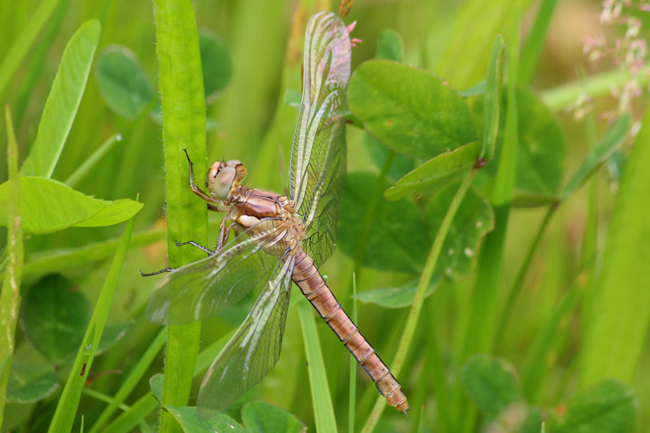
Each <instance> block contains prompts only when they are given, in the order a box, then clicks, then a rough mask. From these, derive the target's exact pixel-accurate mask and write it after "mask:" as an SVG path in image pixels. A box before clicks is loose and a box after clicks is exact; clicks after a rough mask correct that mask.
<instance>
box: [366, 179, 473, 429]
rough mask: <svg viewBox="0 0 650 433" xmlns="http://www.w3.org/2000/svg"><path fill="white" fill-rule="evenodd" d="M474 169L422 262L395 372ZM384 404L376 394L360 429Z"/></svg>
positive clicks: (370, 424) (374, 421)
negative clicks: (425, 261) (422, 269)
mask: <svg viewBox="0 0 650 433" xmlns="http://www.w3.org/2000/svg"><path fill="white" fill-rule="evenodd" d="M477 173H478V170H477V169H472V170H471V171H470V172H469V173H468V174H467V176H465V179H463V182H462V183H461V184H460V187H459V188H458V191H457V192H456V195H455V196H454V199H453V200H452V202H451V204H450V205H449V209H447V213H446V214H445V217H444V219H443V220H442V223H441V225H440V230H438V234H437V235H436V238H435V240H434V241H433V246H432V247H431V251H430V252H429V257H428V258H427V263H426V264H425V266H424V271H423V272H422V276H421V277H420V281H419V283H418V288H417V290H416V292H415V298H414V299H413V305H412V306H411V311H410V313H409V316H408V320H407V322H406V326H405V327H404V333H403V334H402V339H401V341H400V344H399V347H398V348H397V352H396V355H395V360H394V361H393V362H392V364H391V367H392V368H391V371H392V372H393V375H394V376H398V375H399V373H400V371H401V370H402V367H403V366H404V361H405V360H406V355H407V354H408V352H409V349H410V347H411V343H412V342H413V336H414V335H415V330H416V329H417V324H418V319H419V318H420V312H421V310H422V304H423V303H424V299H425V295H426V289H427V287H429V283H430V282H431V277H433V271H434V270H435V269H436V264H437V263H438V257H439V256H440V251H441V250H442V245H443V244H444V242H445V238H446V237H447V232H448V231H449V228H450V227H451V223H452V222H453V220H454V216H455V215H456V211H457V210H458V207H459V206H460V204H461V202H462V201H463V198H464V197H465V194H466V193H467V190H468V189H469V187H470V185H471V184H472V181H473V180H474V177H476V174H477ZM385 407H386V399H385V398H384V397H382V396H379V397H378V398H377V401H376V402H375V406H374V407H373V409H372V412H371V414H370V417H369V418H368V421H366V425H365V426H364V427H363V430H362V432H364V433H369V432H371V431H373V430H374V429H375V427H376V426H377V422H378V421H379V418H380V417H381V414H382V413H383V411H384V408H385Z"/></svg>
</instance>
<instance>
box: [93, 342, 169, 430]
mask: <svg viewBox="0 0 650 433" xmlns="http://www.w3.org/2000/svg"><path fill="white" fill-rule="evenodd" d="M164 345H165V331H164V330H163V331H160V332H159V333H158V336H157V337H156V338H155V339H154V341H153V342H152V343H151V344H150V345H149V347H148V348H147V350H146V352H145V353H144V354H143V355H142V356H141V357H140V359H139V360H138V362H137V364H136V365H135V366H134V367H133V369H132V370H131V372H130V373H129V375H128V377H127V378H126V379H125V380H124V383H122V386H120V389H119V390H118V391H117V393H116V394H115V396H114V397H113V398H112V399H111V400H110V401H109V402H108V403H109V405H108V406H107V407H106V408H105V409H104V411H103V412H102V414H101V415H100V416H99V418H98V419H97V421H95V423H94V424H93V426H92V428H91V429H90V431H89V433H98V432H99V431H100V430H101V429H102V428H103V427H104V425H106V423H107V422H108V420H109V419H110V417H111V416H112V415H113V414H114V413H115V411H116V410H117V409H118V408H122V406H124V404H123V403H124V400H126V398H127V397H128V396H129V395H130V394H131V391H133V389H134V388H135V386H136V385H137V384H138V383H139V382H140V379H142V377H143V376H144V374H145V373H146V371H147V369H148V368H149V366H150V365H151V362H152V361H153V360H154V358H155V357H156V355H157V354H158V352H160V349H162V347H163V346H164ZM123 410H128V407H127V409H123Z"/></svg>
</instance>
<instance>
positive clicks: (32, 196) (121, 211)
mask: <svg viewBox="0 0 650 433" xmlns="http://www.w3.org/2000/svg"><path fill="white" fill-rule="evenodd" d="M20 188H21V191H22V197H21V206H22V213H23V215H22V224H23V228H24V230H25V231H26V232H29V233H31V234H43V233H52V232H55V231H59V230H63V229H65V228H68V227H71V226H79V227H100V226H108V225H113V224H117V223H119V222H122V221H125V220H127V219H129V218H130V217H132V216H133V215H135V214H136V213H137V212H138V211H139V210H140V209H141V208H142V206H143V205H142V203H138V202H135V201H133V200H128V199H123V200H117V201H115V202H110V201H102V200H97V199H95V198H92V197H89V196H87V195H84V194H81V193H80V192H77V191H75V190H73V189H71V188H70V187H68V186H67V185H65V184H63V183H60V182H58V181H55V180H53V179H46V178H42V177H31V176H27V177H21V178H20ZM7 198H8V183H7V182H5V183H3V184H2V185H0V225H6V221H7V212H8V202H7Z"/></svg>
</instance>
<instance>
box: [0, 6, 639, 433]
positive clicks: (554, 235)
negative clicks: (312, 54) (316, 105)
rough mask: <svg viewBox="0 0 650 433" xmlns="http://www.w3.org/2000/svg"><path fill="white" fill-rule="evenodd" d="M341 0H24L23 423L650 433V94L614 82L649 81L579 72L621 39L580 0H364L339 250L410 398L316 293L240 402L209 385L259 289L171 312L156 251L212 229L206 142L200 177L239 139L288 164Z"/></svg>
mask: <svg viewBox="0 0 650 433" xmlns="http://www.w3.org/2000/svg"><path fill="white" fill-rule="evenodd" d="M330 3H331V4H328V2H314V1H311V0H300V1H297V2H296V1H289V0H286V1H282V2H259V1H257V0H240V1H232V0H213V1H208V0H196V1H193V2H191V1H190V0H164V1H163V0H154V1H153V2H127V1H122V0H115V1H109V0H103V1H98V2H91V1H86V0H81V1H76V2H71V1H68V0H61V1H59V0H38V1H37V0H34V1H19V2H16V1H13V2H10V1H8V0H0V12H1V13H0V100H1V101H2V103H3V105H5V110H4V112H5V116H4V117H3V118H4V121H3V122H0V137H6V139H4V138H2V139H0V154H1V155H7V158H4V157H3V158H0V243H1V246H2V247H3V248H2V250H0V275H1V276H2V281H3V282H2V292H1V293H0V424H1V425H2V432H5V431H11V432H15V431H19V432H23V433H37V432H45V431H49V432H71V431H89V432H91V433H101V432H106V433H123V432H129V431H139V432H142V433H149V432H154V431H161V432H165V433H168V432H181V431H182V432H188V433H195V432H209V431H233V432H251V433H257V432H266V433H276V432H301V431H304V429H305V428H308V429H309V431H317V432H320V433H330V432H336V431H341V432H345V431H355V432H356V431H362V432H366V433H369V432H371V431H374V432H395V431H397V432H429V431H435V432H442V433H457V432H459V433H473V432H479V431H503V432H522V433H529V432H530V433H533V432H535V433H537V432H549V433H570V432H581V433H591V432H593V433H601V432H615V433H626V432H630V433H631V432H639V433H650V416H649V415H648V414H649V412H648V406H650V386H649V385H650V363H649V362H648V361H649V360H650V353H649V351H648V347H647V346H648V345H647V344H646V341H647V330H648V327H649V325H650V266H648V263H650V242H648V239H649V238H650V212H649V211H648V207H647V203H646V201H647V199H646V195H647V189H648V185H650V170H648V168H647V167H649V166H650V112H646V111H645V105H647V97H645V96H643V95H641V97H639V98H636V97H637V96H638V95H637V93H635V92H632V91H630V90H623V91H621V92H619V100H618V101H615V100H613V99H612V98H611V97H610V96H609V90H610V88H614V87H618V88H619V89H625V86H626V85H628V84H629V83H631V82H632V81H630V80H633V84H634V85H638V86H643V85H645V84H647V81H648V78H647V76H646V75H644V74H643V73H641V72H639V71H645V70H646V66H645V64H643V63H642V64H641V66H640V67H639V66H638V65H637V66H634V65H632V66H631V65H629V64H623V67H622V68H610V69H607V68H606V65H600V66H599V68H600V69H599V70H597V71H595V72H593V73H592V72H590V74H589V75H590V76H587V77H584V75H585V74H584V73H583V72H582V69H583V66H584V65H586V63H587V60H586V58H585V60H584V61H583V60H582V59H581V58H580V57H579V56H577V55H575V50H576V47H578V50H580V52H581V49H582V42H581V41H582V39H583V38H586V37H595V36H596V35H592V34H576V33H575V32H576V30H575V29H577V28H582V27H580V26H577V25H576V26H572V28H571V29H568V28H567V26H569V25H570V24H567V22H568V21H575V20H585V22H586V21H587V20H589V19H591V18H586V17H591V16H595V15H597V13H598V8H599V7H600V5H599V4H597V3H596V2H591V1H589V0H578V1H576V2H572V4H573V3H575V5H577V6H573V7H577V8H581V9H580V13H576V12H575V11H571V10H568V9H566V6H565V5H564V4H563V2H557V1H556V0H542V1H541V2H532V1H530V0H519V1H517V2H514V3H515V4H513V2H508V1H505V0H468V1H464V2H460V1H459V2H444V1H438V2H435V1H434V2H431V1H425V0H414V1H410V2H402V1H382V2H371V1H362V0H357V1H356V2H355V4H354V6H353V7H352V9H351V11H350V15H349V16H347V17H345V18H344V20H345V22H346V23H347V24H350V23H352V22H354V21H355V20H356V21H357V25H356V28H355V29H354V30H353V32H352V34H351V37H354V38H358V39H361V40H362V41H363V42H357V43H356V47H355V48H354V49H353V55H352V77H351V79H350V84H349V89H348V113H347V120H348V121H349V122H348V125H347V131H346V134H347V135H346V137H347V149H348V175H347V182H346V188H345V191H344V194H343V197H342V200H341V209H340V212H339V227H338V237H337V249H336V252H335V254H334V256H333V257H332V258H331V259H330V260H329V261H327V262H326V263H325V264H324V265H323V266H322V267H321V269H320V270H321V272H322V273H323V275H327V282H328V284H329V285H330V287H331V288H332V289H333V291H334V293H335V294H336V296H337V298H338V299H339V301H340V302H341V304H342V305H343V307H344V308H345V309H346V310H347V311H348V312H349V313H350V315H351V316H353V317H358V324H359V329H360V330H361V332H362V333H363V335H364V336H365V337H366V338H367V339H368V340H369V341H370V342H371V344H372V345H373V347H375V348H376V349H377V352H378V353H379V355H380V356H381V357H382V359H383V360H384V361H385V362H386V364H387V365H388V366H389V367H390V368H391V369H392V371H393V373H394V375H395V376H396V377H397V378H398V380H399V381H400V382H401V384H402V388H403V391H404V392H405V394H406V395H407V397H408V399H409V404H410V406H411V413H410V416H409V417H408V418H407V417H404V416H403V415H402V414H401V413H399V412H397V411H395V410H394V409H393V408H391V407H388V406H387V404H386V400H385V398H383V397H381V396H380V395H379V394H378V393H377V389H376V387H375V385H374V384H373V383H372V381H370V380H369V378H368V377H367V375H366V374H365V373H364V372H363V370H361V369H359V367H358V366H357V364H356V362H354V361H351V360H350V355H349V353H348V351H347V350H346V349H345V348H344V347H343V346H342V344H341V343H340V342H339V341H338V339H337V338H336V337H335V336H334V335H332V332H331V331H330V330H329V329H328V326H327V325H326V324H325V323H323V321H322V320H320V319H319V318H318V317H317V316H315V314H314V311H313V308H312V307H311V306H310V305H308V303H307V302H306V301H305V300H304V299H303V298H302V296H301V295H300V293H299V291H298V290H293V292H294V295H293V297H292V299H291V304H290V308H289V315H288V317H287V321H286V326H285V332H284V340H283V349H282V356H281V358H280V361H279V362H278V364H277V366H276V367H275V369H274V370H272V371H271V372H270V373H269V374H268V375H267V376H266V378H265V379H264V380H262V382H261V383H260V384H259V385H257V386H255V387H253V388H252V389H251V390H250V391H248V392H246V393H245V394H244V395H243V396H242V397H241V398H240V399H239V400H238V401H237V402H236V403H234V404H233V405H232V406H231V407H230V408H228V409H227V410H226V411H225V412H223V413H220V414H210V413H208V415H209V416H206V413H203V411H202V410H201V408H199V409H197V408H196V407H195V406H196V396H197V394H198V390H199V386H200V384H201V381H202V379H203V376H204V375H205V372H206V370H207V369H208V368H209V367H210V365H211V363H212V361H213V360H214V359H215V357H216V356H217V355H218V354H219V353H220V351H221V350H222V349H223V348H224V347H225V345H226V344H227V342H228V341H229V339H230V337H231V336H232V335H233V334H234V331H235V330H236V329H237V327H238V326H239V324H240V323H241V322H242V321H243V320H244V318H245V317H246V315H247V314H248V312H249V311H250V309H251V307H252V305H253V303H254V302H255V299H256V296H257V295H258V293H259V291H258V290H253V291H252V293H251V294H250V295H247V296H246V297H244V299H243V300H241V301H240V302H239V303H237V304H236V305H235V306H233V307H231V308H230V309H229V310H227V311H226V312H224V313H222V314H221V315H220V316H218V317H216V318H214V319H210V320H209V321H206V322H203V323H198V322H197V323H192V324H189V325H178V326H169V327H167V328H164V329H163V328H160V327H159V326H156V325H154V324H152V323H151V322H150V321H149V320H148V319H147V317H146V315H145V313H144V310H145V305H146V303H147V300H148V298H149V295H150V293H151V289H152V288H153V286H154V285H155V283H156V282H157V281H158V280H159V278H160V277H149V278H143V277H142V276H141V275H140V270H142V271H143V272H145V273H146V272H155V271H157V270H159V269H163V268H165V267H167V266H169V267H172V268H177V267H180V266H182V265H184V264H187V263H191V262H194V261H196V260H198V259H201V258H203V257H205V254H204V253H203V252H201V251H200V250H199V249H197V248H194V247H192V246H176V243H177V242H186V241H189V240H193V241H195V242H198V243H199V244H201V245H207V246H210V247H212V246H214V245H216V242H217V233H218V229H219V224H220V222H221V218H222V215H220V214H217V213H213V212H211V213H210V215H208V213H207V212H206V208H205V203H204V202H203V201H201V200H200V199H199V198H197V197H196V196H195V195H194V194H193V193H192V192H191V190H190V188H189V183H190V179H189V177H188V164H187V159H186V156H185V153H184V149H187V152H188V154H189V155H190V157H191V159H192V161H193V163H194V182H195V183H196V184H197V185H200V186H202V185H203V182H204V179H205V175H206V171H207V164H208V163H212V162H213V159H214V158H219V159H221V158H224V159H225V160H230V159H239V160H241V161H243V162H244V163H245V164H246V167H247V170H248V178H247V180H246V182H249V183H250V185H251V186H254V187H255V188H260V189H265V190H271V191H277V192H285V191H286V190H287V189H288V185H289V177H288V168H289V158H290V155H291V145H292V141H293V130H294V127H295V122H296V118H297V114H298V110H297V109H296V107H297V106H298V104H299V95H300V92H301V90H302V89H301V86H302V79H301V62H302V52H303V42H304V31H305V30H304V29H305V25H306V23H307V20H308V19H309V17H310V16H311V15H313V14H314V13H316V12H317V11H318V10H320V9H322V8H323V7H325V6H327V8H328V9H331V10H337V8H338V2H330ZM606 12H607V11H606ZM610 12H611V11H610ZM611 13H614V12H611ZM562 14H574V15H575V16H576V17H578V18H575V19H574V18H571V19H570V20H568V21H567V19H566V18H565V17H563V16H562ZM644 14H647V13H646V12H644V11H643V10H636V11H634V13H633V14H632V15H630V16H629V17H628V18H630V17H632V16H633V17H635V18H634V19H627V21H625V22H626V23H627V24H626V25H628V31H627V32H626V31H625V29H622V30H621V29H618V30H621V31H620V32H619V33H621V35H619V36H620V37H622V38H625V39H624V43H623V45H625V43H628V42H630V39H629V38H630V37H633V38H636V37H637V36H629V34H635V35H636V33H634V32H632V33H630V32H629V29H630V28H632V26H636V25H637V21H638V23H640V24H638V26H639V27H640V28H641V27H642V25H643V24H645V22H648V21H649V19H648V18H647V17H646V16H645V15H644ZM637 15H638V16H639V18H636V16H637ZM603 16H605V15H603ZM603 16H601V20H603V22H609V23H612V22H617V21H616V19H618V18H614V19H612V18H611V17H610V18H607V17H605V18H607V19H605V18H602V17H603ZM607 20H609V21H607ZM612 20H613V21H612ZM635 20H637V21H635ZM590 23H591V22H590ZM591 24H593V26H595V25H596V24H595V21H594V23H591ZM573 27H575V28H573ZM594 28H595V27H594ZM568 30H570V32H569V33H568V34H570V35H571V36H570V37H569V36H566V34H567V33H566V32H567V31H568ZM618 30H613V32H614V33H615V32H616V31H618ZM554 32H556V33H557V34H562V35H565V36H563V37H562V38H563V39H562V40H560V41H559V42H558V39H557V37H555V36H554V35H555V33H554ZM562 32H565V33H562ZM623 33H624V34H625V36H623ZM642 33H643V30H641V34H642ZM591 44H592V45H591V46H590V48H589V50H588V51H589V53H591V54H590V56H591V57H594V56H595V55H594V52H595V51H594V50H595V49H596V48H599V47H600V48H602V47H601V46H600V45H597V44H596V43H594V42H592V43H591ZM594 47H596V48H594ZM570 49H573V50H574V51H573V52H571V51H570ZM603 52H604V51H603ZM567 53H570V54H567ZM571 53H572V54H571ZM562 55H564V56H565V57H566V56H569V57H570V58H571V62H569V63H567V62H564V63H563V62H561V61H559V60H558V59H559V58H561V57H562ZM641 60H644V58H642V59H641ZM626 68H627V69H626ZM639 68H640V69H639ZM634 80H636V81H634ZM639 88H640V87H639ZM625 92H627V93H625ZM641 93H642V92H641ZM631 95H632V96H631ZM625 97H631V98H632V99H634V98H636V99H635V102H634V104H631V103H630V102H629V101H627V100H626V101H623V102H621V101H622V100H623V98H625ZM591 100H596V103H595V104H593V105H594V107H591V108H592V109H593V110H596V111H589V110H587V109H586V108H587V107H586V106H585V103H586V102H585V101H591ZM567 104H573V108H574V109H575V112H576V113H578V112H579V114H583V115H584V114H586V115H584V116H582V117H581V118H580V119H578V118H577V117H576V118H574V117H573V116H572V115H571V114H568V113H567V112H566V111H565V110H564V108H565V106H566V105H567ZM602 113H605V114H608V115H607V116H599V115H600V114H602ZM644 113H645V114H644ZM600 119H602V120H600ZM165 240H166V242H165ZM357 301H360V302H359V303H357ZM357 310H358V311H357ZM351 412H354V413H351Z"/></svg>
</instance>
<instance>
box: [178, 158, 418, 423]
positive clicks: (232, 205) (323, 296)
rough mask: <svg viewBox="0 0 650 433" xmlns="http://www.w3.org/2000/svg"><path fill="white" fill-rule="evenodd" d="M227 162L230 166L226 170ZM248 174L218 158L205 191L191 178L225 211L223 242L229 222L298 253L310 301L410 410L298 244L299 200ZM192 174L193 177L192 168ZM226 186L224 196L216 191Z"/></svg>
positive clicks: (299, 274) (383, 387)
mask: <svg viewBox="0 0 650 433" xmlns="http://www.w3.org/2000/svg"><path fill="white" fill-rule="evenodd" d="M226 168H232V169H234V170H229V171H228V173H226V172H225V171H224V169H226ZM245 175H246V169H245V168H244V164H243V163H241V162H240V161H237V160H232V161H228V162H222V161H217V162H215V163H214V164H213V165H212V167H211V168H210V171H209V172H208V180H207V182H206V185H207V187H208V190H210V191H211V192H212V194H207V193H205V192H204V191H203V190H201V189H200V188H199V187H198V186H197V185H195V184H194V183H191V188H192V191H194V193H195V194H197V195H198V196H199V197H201V198H202V199H203V200H205V201H207V202H208V203H209V204H210V205H209V206H210V209H211V210H214V211H217V212H224V213H225V214H226V215H225V217H224V219H223V222H222V224H221V230H220V233H219V247H218V248H220V247H221V245H223V244H225V242H226V240H227V233H228V232H229V227H228V223H229V222H230V223H231V224H232V227H230V228H234V229H235V231H236V232H243V231H249V232H250V233H251V234H252V236H257V237H258V238H259V240H260V242H261V243H264V245H265V246H264V247H263V249H264V250H265V252H267V253H269V254H273V255H280V256H282V255H284V256H285V257H284V258H283V260H284V261H286V260H287V259H286V257H288V256H290V257H293V258H294V259H295V262H294V268H293V275H292V280H293V282H294V283H296V285H297V286H298V287H299V288H300V290H301V291H302V293H303V295H305V297H306V298H307V300H309V302H311V304H312V305H313V306H314V308H315V309H316V311H317V312H318V314H319V315H320V316H321V318H322V319H323V320H325V322H326V323H327V324H328V325H329V327H330V328H331V329H332V331H334V333H335V334H336V336H337V337H339V340H341V342H342V343H343V344H344V345H345V347H347V348H348V350H349V351H350V353H351V354H352V356H354V358H355V359H356V360H357V362H358V363H359V364H360V365H361V366H362V367H363V369H364V370H365V371H366V373H368V375H369V376H370V378H371V379H372V380H373V382H375V385H376V386H377V389H378V390H379V392H380V393H381V395H383V396H384V397H386V400H387V401H388V404H390V405H391V406H393V407H395V408H397V409H398V410H400V411H402V412H404V413H405V414H406V412H407V411H408V410H409V405H408V401H407V399H406V396H405V395H404V393H403V392H402V389H401V385H400V384H399V382H398V381H397V379H395V377H394V376H393V375H392V373H391V372H390V369H389V368H388V367H387V366H386V364H384V362H383V361H382V360H381V358H379V355H377V352H376V351H375V349H373V347H372V346H371V345H370V343H368V341H367V340H366V339H365V338H364V336H363V335H362V334H361V332H359V328H357V326H356V325H355V324H354V322H353V321H352V319H350V317H349V316H348V315H347V313H346V312H345V310H343V308H342V307H341V304H340V303H339V302H338V300H337V299H336V296H334V293H332V290H331V289H330V288H329V286H328V285H327V283H326V282H325V279H324V278H323V276H322V275H321V274H320V272H319V270H318V268H317V267H316V264H315V263H314V261H313V260H312V259H311V257H309V255H308V254H307V253H306V252H305V251H304V250H303V249H302V247H301V246H300V244H301V242H302V241H303V239H304V238H305V227H304V225H303V223H302V221H301V220H300V218H299V217H298V215H297V213H296V204H295V203H294V202H293V201H292V200H291V199H289V198H288V197H287V196H286V195H280V194H276V193H274V192H269V191H263V190H259V189H251V188H248V187H245V186H242V185H240V184H239V182H240V181H241V180H242V179H243V178H244V176H245ZM190 179H193V176H192V173H191V174H190ZM225 191H228V195H227V196H226V197H225V199H224V200H220V199H219V198H216V197H218V194H223V193H224V192H225Z"/></svg>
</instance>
